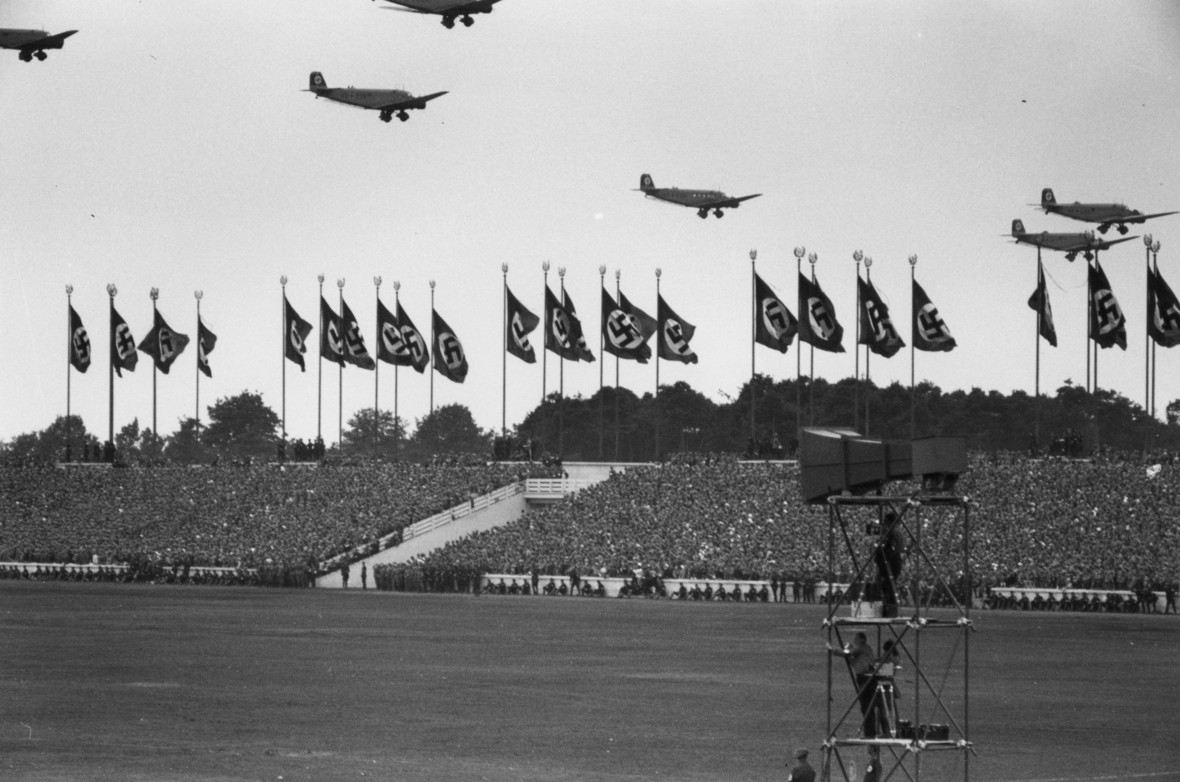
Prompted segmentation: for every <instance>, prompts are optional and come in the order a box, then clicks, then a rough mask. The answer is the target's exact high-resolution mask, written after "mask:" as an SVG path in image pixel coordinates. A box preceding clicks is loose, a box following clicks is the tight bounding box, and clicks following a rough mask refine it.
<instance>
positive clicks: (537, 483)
mask: <svg viewBox="0 0 1180 782" xmlns="http://www.w3.org/2000/svg"><path fill="white" fill-rule="evenodd" d="M595 483H597V481H593V480H589V479H582V480H574V479H573V478H529V479H528V480H526V481H525V487H524V493H525V495H526V496H532V497H565V496H566V495H569V494H577V493H578V492H580V491H581V490H582V489H586V488H589V487H591V486H593V485H594V484H595Z"/></svg>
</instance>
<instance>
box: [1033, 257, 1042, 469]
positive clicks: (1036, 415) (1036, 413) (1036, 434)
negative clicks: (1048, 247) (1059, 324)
mask: <svg viewBox="0 0 1180 782" xmlns="http://www.w3.org/2000/svg"><path fill="white" fill-rule="evenodd" d="M1043 275H1044V271H1043V270H1042V268H1041V246H1040V245H1039V244H1038V245H1037V333H1036V334H1034V335H1033V341H1034V342H1035V343H1036V356H1037V360H1036V382H1035V385H1034V386H1033V393H1034V396H1033V444H1034V446H1035V447H1036V448H1037V449H1040V446H1041V327H1042V325H1043V324H1044V322H1045V289H1044V288H1043V287H1042V281H1043V280H1044V276H1043ZM1033 455H1034V456H1035V455H1036V454H1033Z"/></svg>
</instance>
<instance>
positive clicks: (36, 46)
mask: <svg viewBox="0 0 1180 782" xmlns="http://www.w3.org/2000/svg"><path fill="white" fill-rule="evenodd" d="M76 32H78V31H77V30H67V31H66V32H64V33H58V34H57V35H47V36H45V37H44V38H38V39H37V40H35V41H33V42H32V43H26V44H25V45H24V46H22V47H20V48H22V49H28V50H29V51H37V50H40V49H60V48H61V47H62V43H64V42H65V40H66V39H67V38H69V37H70V36H71V35H73V34H74V33H76ZM1153 216H1154V215H1153Z"/></svg>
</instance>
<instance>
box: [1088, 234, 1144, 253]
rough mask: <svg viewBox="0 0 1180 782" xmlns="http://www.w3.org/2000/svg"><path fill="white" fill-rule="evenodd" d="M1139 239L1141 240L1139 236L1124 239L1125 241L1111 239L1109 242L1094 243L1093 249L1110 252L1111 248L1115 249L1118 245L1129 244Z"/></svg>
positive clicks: (1106, 240) (1105, 240) (1104, 240)
mask: <svg viewBox="0 0 1180 782" xmlns="http://www.w3.org/2000/svg"><path fill="white" fill-rule="evenodd" d="M1138 238H1139V237H1138V236H1128V237H1126V238H1124V239H1109V240H1108V239H1103V240H1101V241H1098V242H1094V244H1093V245H1092V247H1093V248H1094V249H1095V250H1108V249H1110V248H1111V247H1114V246H1115V245H1116V244H1121V243H1123V242H1129V241H1131V240H1132V239H1138Z"/></svg>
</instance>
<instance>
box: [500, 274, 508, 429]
mask: <svg viewBox="0 0 1180 782" xmlns="http://www.w3.org/2000/svg"><path fill="white" fill-rule="evenodd" d="M500 271H502V272H504V295H503V296H502V298H503V299H504V317H503V320H502V321H501V323H502V327H501V328H502V330H503V332H504V333H503V334H502V335H501V336H503V338H504V350H503V351H502V352H501V356H500V359H501V363H502V365H503V366H502V367H501V377H502V379H503V382H502V383H501V387H500V436H501V437H507V436H508V264H506V263H502V264H500Z"/></svg>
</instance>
